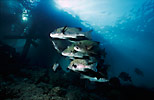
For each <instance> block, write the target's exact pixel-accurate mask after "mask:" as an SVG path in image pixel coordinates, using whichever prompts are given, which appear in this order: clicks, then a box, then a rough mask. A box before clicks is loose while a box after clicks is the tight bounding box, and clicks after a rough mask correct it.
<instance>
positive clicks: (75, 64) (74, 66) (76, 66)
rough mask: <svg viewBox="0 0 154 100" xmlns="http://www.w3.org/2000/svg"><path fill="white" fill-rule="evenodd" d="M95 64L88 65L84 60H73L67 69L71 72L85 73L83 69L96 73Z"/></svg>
mask: <svg viewBox="0 0 154 100" xmlns="http://www.w3.org/2000/svg"><path fill="white" fill-rule="evenodd" d="M96 67H97V62H93V63H90V64H89V62H88V60H85V59H74V60H73V61H72V62H71V63H70V65H69V66H68V68H69V69H70V70H73V71H85V69H90V70H93V71H95V72H97V68H96Z"/></svg>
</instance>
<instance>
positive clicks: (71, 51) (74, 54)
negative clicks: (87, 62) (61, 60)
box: [62, 44, 88, 58]
mask: <svg viewBox="0 0 154 100" xmlns="http://www.w3.org/2000/svg"><path fill="white" fill-rule="evenodd" d="M62 55H63V56H67V57H77V58H83V57H84V56H88V55H87V54H84V53H81V52H78V51H76V50H74V44H72V45H71V46H68V47H67V48H66V49H65V50H64V51H63V52H62Z"/></svg>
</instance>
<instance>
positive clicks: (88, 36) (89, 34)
mask: <svg viewBox="0 0 154 100" xmlns="http://www.w3.org/2000/svg"><path fill="white" fill-rule="evenodd" d="M92 31H93V30H90V31H88V32H85V37H86V38H88V39H90V40H91V39H92V36H91V32H92Z"/></svg>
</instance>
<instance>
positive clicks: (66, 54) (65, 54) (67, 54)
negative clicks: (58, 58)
mask: <svg viewBox="0 0 154 100" xmlns="http://www.w3.org/2000/svg"><path fill="white" fill-rule="evenodd" d="M62 55H63V56H70V54H69V53H64V52H62Z"/></svg>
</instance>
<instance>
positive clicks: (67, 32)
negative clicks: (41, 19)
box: [50, 26, 92, 39]
mask: <svg viewBox="0 0 154 100" xmlns="http://www.w3.org/2000/svg"><path fill="white" fill-rule="evenodd" d="M91 32H92V31H88V32H82V29H81V28H75V27H67V26H65V27H60V28H57V29H56V30H54V31H53V32H51V33H50V37H52V38H59V39H68V38H78V37H86V38H88V39H91Z"/></svg>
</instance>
